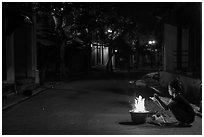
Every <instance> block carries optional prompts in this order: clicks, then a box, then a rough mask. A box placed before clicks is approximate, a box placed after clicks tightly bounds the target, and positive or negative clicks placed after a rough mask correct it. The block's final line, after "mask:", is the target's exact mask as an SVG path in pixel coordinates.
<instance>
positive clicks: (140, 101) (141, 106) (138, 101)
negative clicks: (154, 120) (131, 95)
mask: <svg viewBox="0 0 204 137" xmlns="http://www.w3.org/2000/svg"><path fill="white" fill-rule="evenodd" d="M130 112H140V113H145V112H148V111H147V110H146V109H145V98H142V96H139V97H136V98H135V103H134V104H133V109H132V110H130Z"/></svg>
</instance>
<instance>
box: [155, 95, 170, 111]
mask: <svg viewBox="0 0 204 137" xmlns="http://www.w3.org/2000/svg"><path fill="white" fill-rule="evenodd" d="M154 97H155V98H156V99H157V101H158V103H159V105H160V106H161V107H162V108H164V109H165V110H168V109H169V107H168V105H167V104H165V103H164V102H163V101H162V100H161V99H160V98H159V96H158V95H157V94H154Z"/></svg>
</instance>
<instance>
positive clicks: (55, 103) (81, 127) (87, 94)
mask: <svg viewBox="0 0 204 137" xmlns="http://www.w3.org/2000/svg"><path fill="white" fill-rule="evenodd" d="M129 78H130V77H122V78H120V77H114V78H92V79H91V78H90V79H81V80H74V81H70V82H62V83H60V84H59V85H56V86H55V87H54V88H53V89H49V90H45V91H43V92H41V93H40V94H38V95H36V96H33V97H32V98H30V99H29V100H26V101H24V102H22V103H20V104H17V105H15V106H14V107H12V108H9V109H7V110H5V111H3V113H2V132H3V133H2V134H3V135H4V134H15V135H21V134H23V135H71V134H73V135H75V134H78V135H87V134H94V135H106V134H108V135H128V134H134V135H144V134H146V135H154V134H164V135H174V134H176V135H180V134H182V135H185V134H190V135H198V134H199V135H201V134H202V119H201V118H200V117H196V120H195V121H194V123H193V124H192V127H182V128H181V127H180V128H178V127H158V126H156V125H151V124H148V123H145V124H140V125H134V124H132V123H131V118H130V114H129V112H128V111H129V110H130V108H131V107H130V103H131V101H132V99H133V97H134V96H138V95H142V96H143V97H145V98H147V97H148V96H152V95H153V93H154V92H153V91H152V90H151V89H148V88H141V89H137V88H136V87H135V86H133V85H131V84H129V82H128V80H129ZM153 106H154V104H153V103H152V102H151V101H150V100H148V99H147V100H146V107H147V109H151V108H152V107H153Z"/></svg>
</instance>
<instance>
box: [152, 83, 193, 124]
mask: <svg viewBox="0 0 204 137" xmlns="http://www.w3.org/2000/svg"><path fill="white" fill-rule="evenodd" d="M168 92H169V94H170V96H171V98H170V100H169V103H168V104H166V103H165V102H163V101H162V100H161V99H160V97H159V96H158V94H154V98H155V99H156V100H157V101H158V102H159V104H160V105H161V106H162V107H163V108H164V109H165V110H170V111H171V112H172V113H173V115H174V116H175V118H176V119H177V121H178V126H191V125H190V124H191V123H193V121H194V120H195V112H194V110H193V108H192V106H191V105H190V103H189V102H188V101H187V99H185V98H184V96H183V95H182V94H183V86H182V84H181V83H180V82H179V81H178V80H173V81H171V82H170V83H169V84H168Z"/></svg>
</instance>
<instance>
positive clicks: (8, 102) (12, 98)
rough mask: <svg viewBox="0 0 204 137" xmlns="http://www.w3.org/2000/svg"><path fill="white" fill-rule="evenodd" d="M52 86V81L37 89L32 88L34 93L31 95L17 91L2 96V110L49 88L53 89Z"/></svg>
mask: <svg viewBox="0 0 204 137" xmlns="http://www.w3.org/2000/svg"><path fill="white" fill-rule="evenodd" d="M52 87H53V85H50V83H46V84H44V85H43V86H39V87H37V88H36V89H34V90H32V95H30V96H26V95H23V94H17V93H13V94H10V95H9V96H8V97H6V98H2V110H3V111H4V110H6V109H8V108H10V107H13V106H14V105H17V104H19V103H21V102H23V101H25V100H28V99H30V98H31V97H32V96H35V95H37V94H39V93H41V92H43V91H45V90H47V89H51V88H52Z"/></svg>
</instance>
